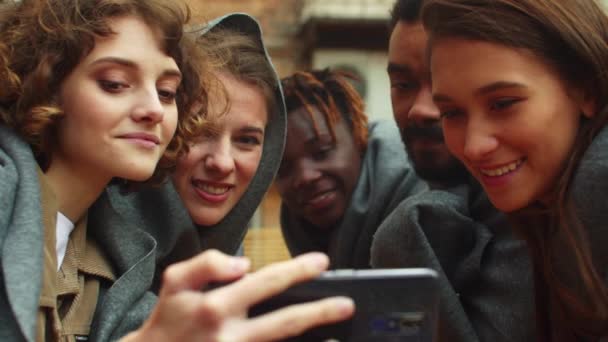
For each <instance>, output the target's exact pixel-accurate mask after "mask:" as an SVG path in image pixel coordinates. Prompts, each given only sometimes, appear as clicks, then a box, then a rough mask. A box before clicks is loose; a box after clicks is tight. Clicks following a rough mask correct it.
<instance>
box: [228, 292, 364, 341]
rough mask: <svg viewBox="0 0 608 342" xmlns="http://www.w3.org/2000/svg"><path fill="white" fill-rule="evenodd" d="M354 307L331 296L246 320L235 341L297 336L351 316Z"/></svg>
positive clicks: (267, 339) (339, 298) (350, 303)
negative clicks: (240, 334) (313, 328)
mask: <svg viewBox="0 0 608 342" xmlns="http://www.w3.org/2000/svg"><path fill="white" fill-rule="evenodd" d="M354 312H355V305H354V303H353V301H352V299H350V298H347V297H332V298H327V299H322V300H318V301H315V302H311V303H304V304H297V305H290V306H288V307H285V308H282V309H280V310H276V311H273V312H271V313H268V314H265V315H262V316H259V317H256V318H254V319H251V320H249V321H248V322H247V323H246V325H245V326H244V327H243V329H239V333H242V334H243V336H241V337H239V338H237V339H235V340H238V341H275V340H281V339H284V338H288V337H292V336H297V335H300V334H302V333H303V332H304V331H306V330H308V329H310V328H312V327H316V326H319V325H325V324H330V323H335V322H339V321H343V320H346V319H348V318H350V317H352V315H353V313H354Z"/></svg>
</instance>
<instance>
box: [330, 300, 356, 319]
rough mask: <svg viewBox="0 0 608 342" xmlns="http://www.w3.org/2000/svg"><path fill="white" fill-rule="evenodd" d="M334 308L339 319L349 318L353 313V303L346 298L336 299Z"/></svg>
mask: <svg viewBox="0 0 608 342" xmlns="http://www.w3.org/2000/svg"><path fill="white" fill-rule="evenodd" d="M335 307H336V309H337V312H338V315H339V316H340V317H344V316H350V315H351V314H352V313H353V312H354V311H355V302H354V301H353V300H352V299H350V298H348V297H339V298H336V303H335Z"/></svg>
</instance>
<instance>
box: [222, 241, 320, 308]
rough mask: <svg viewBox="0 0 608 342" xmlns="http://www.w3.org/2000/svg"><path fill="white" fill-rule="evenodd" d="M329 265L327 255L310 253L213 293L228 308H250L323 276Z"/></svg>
mask: <svg viewBox="0 0 608 342" xmlns="http://www.w3.org/2000/svg"><path fill="white" fill-rule="evenodd" d="M328 265H329V260H328V258H327V256H326V255H325V254H322V253H308V254H304V255H302V256H299V257H296V258H294V259H292V260H289V261H284V262H278V263H275V264H271V265H269V266H266V267H264V268H262V269H261V270H259V271H257V272H255V273H251V274H248V275H247V276H245V277H243V278H242V279H240V280H239V281H237V282H235V283H233V284H230V285H228V286H224V287H222V288H219V289H217V290H215V291H213V293H210V294H212V295H213V296H216V295H217V296H221V297H222V301H223V302H225V304H226V306H227V307H241V308H248V307H250V306H251V305H253V304H255V303H258V302H260V301H262V300H263V299H266V298H268V297H271V296H273V295H276V294H278V293H280V292H283V291H285V290H286V289H287V288H288V287H290V286H292V285H294V284H296V283H298V282H302V281H305V280H310V279H312V278H315V277H317V276H319V274H321V272H323V271H324V270H325V269H327V266H328Z"/></svg>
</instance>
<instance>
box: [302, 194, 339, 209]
mask: <svg viewBox="0 0 608 342" xmlns="http://www.w3.org/2000/svg"><path fill="white" fill-rule="evenodd" d="M336 196H337V193H336V190H335V189H329V190H323V191H319V192H316V193H315V194H314V195H312V196H309V197H306V198H304V199H303V200H302V201H300V203H301V204H302V205H304V206H305V207H307V208H312V209H314V210H320V209H325V208H327V207H329V206H331V205H332V204H333V203H334V201H335V199H336Z"/></svg>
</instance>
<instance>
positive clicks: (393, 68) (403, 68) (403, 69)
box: [386, 63, 412, 74]
mask: <svg viewBox="0 0 608 342" xmlns="http://www.w3.org/2000/svg"><path fill="white" fill-rule="evenodd" d="M386 71H387V72H388V73H389V74H392V73H403V74H412V69H410V68H409V67H408V66H407V65H403V64H396V63H388V67H386Z"/></svg>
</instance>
